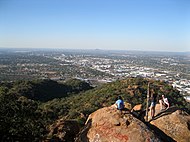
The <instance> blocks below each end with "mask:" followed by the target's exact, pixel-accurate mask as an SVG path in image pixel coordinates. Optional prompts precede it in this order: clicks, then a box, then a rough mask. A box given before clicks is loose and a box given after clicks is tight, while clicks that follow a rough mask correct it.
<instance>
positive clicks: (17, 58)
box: [0, 48, 190, 101]
mask: <svg viewBox="0 0 190 142" xmlns="http://www.w3.org/2000/svg"><path fill="white" fill-rule="evenodd" d="M128 77H143V78H150V79H154V80H163V81H166V82H168V83H170V84H171V85H172V86H173V87H174V88H176V89H177V90H179V91H180V92H181V93H182V94H183V95H184V97H185V98H186V99H187V100H188V101H190V53H189V52H186V53H185V52H183V53H176V52H148V51H147V52H145V51H116V50H99V49H96V50H63V49H5V48H4V49H3V48H1V49H0V80H1V82H3V81H15V80H31V79H51V80H56V81H65V80H67V79H70V78H77V79H81V80H84V81H87V82H89V83H91V84H92V85H94V86H96V85H97V84H99V83H107V82H112V81H115V80H118V79H124V78H128Z"/></svg>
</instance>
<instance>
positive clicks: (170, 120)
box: [150, 107, 190, 142]
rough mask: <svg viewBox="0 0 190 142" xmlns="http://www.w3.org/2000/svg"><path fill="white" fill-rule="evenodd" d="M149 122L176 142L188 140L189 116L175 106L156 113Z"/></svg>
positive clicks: (189, 130)
mask: <svg viewBox="0 0 190 142" xmlns="http://www.w3.org/2000/svg"><path fill="white" fill-rule="evenodd" d="M150 123H151V124H152V125H154V126H156V127H157V128H159V129H160V130H162V131H163V132H164V133H165V134H166V135H168V136H169V137H171V138H172V139H173V140H175V141H177V142H190V116H189V115H188V114H186V113H185V112H183V111H181V110H179V109H177V108H176V107H171V108H169V109H168V110H166V111H164V112H161V113H159V114H157V116H156V117H155V118H154V119H153V120H152V121H151V122H150Z"/></svg>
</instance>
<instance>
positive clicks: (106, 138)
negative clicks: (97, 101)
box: [76, 106, 161, 142]
mask: <svg viewBox="0 0 190 142" xmlns="http://www.w3.org/2000/svg"><path fill="white" fill-rule="evenodd" d="M76 141H77V142H150V141H154V142H158V141H161V140H160V139H159V138H158V137H157V136H156V135H155V134H154V133H153V132H152V131H151V130H150V129H149V128H148V127H147V126H146V125H145V124H144V123H143V122H141V121H140V120H138V119H137V118H135V117H133V115H132V114H130V113H129V112H128V111H123V113H121V112H120V111H118V110H117V109H116V108H115V107H114V106H111V107H104V108H102V109H99V110H97V111H95V112H94V113H92V114H91V115H90V116H89V117H88V120H87V122H86V126H85V128H84V129H83V130H82V131H81V132H80V134H79V137H78V138H77V140H76Z"/></svg>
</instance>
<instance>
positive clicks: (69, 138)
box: [44, 119, 80, 142]
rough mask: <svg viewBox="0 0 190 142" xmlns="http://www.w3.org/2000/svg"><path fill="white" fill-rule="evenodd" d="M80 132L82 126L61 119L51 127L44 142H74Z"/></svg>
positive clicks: (72, 121)
mask: <svg viewBox="0 0 190 142" xmlns="http://www.w3.org/2000/svg"><path fill="white" fill-rule="evenodd" d="M79 131H80V126H79V124H78V123H77V122H76V121H74V120H64V119H59V120H57V121H56V122H55V123H54V124H52V125H51V126H50V127H49V134H48V136H47V138H46V139H45V140H44V142H49V141H60V142H73V141H74V138H75V137H76V135H77V134H78V133H79Z"/></svg>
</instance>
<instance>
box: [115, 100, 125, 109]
mask: <svg viewBox="0 0 190 142" xmlns="http://www.w3.org/2000/svg"><path fill="white" fill-rule="evenodd" d="M115 103H116V105H117V108H118V109H123V108H124V102H123V100H117V101H116V102H115Z"/></svg>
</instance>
